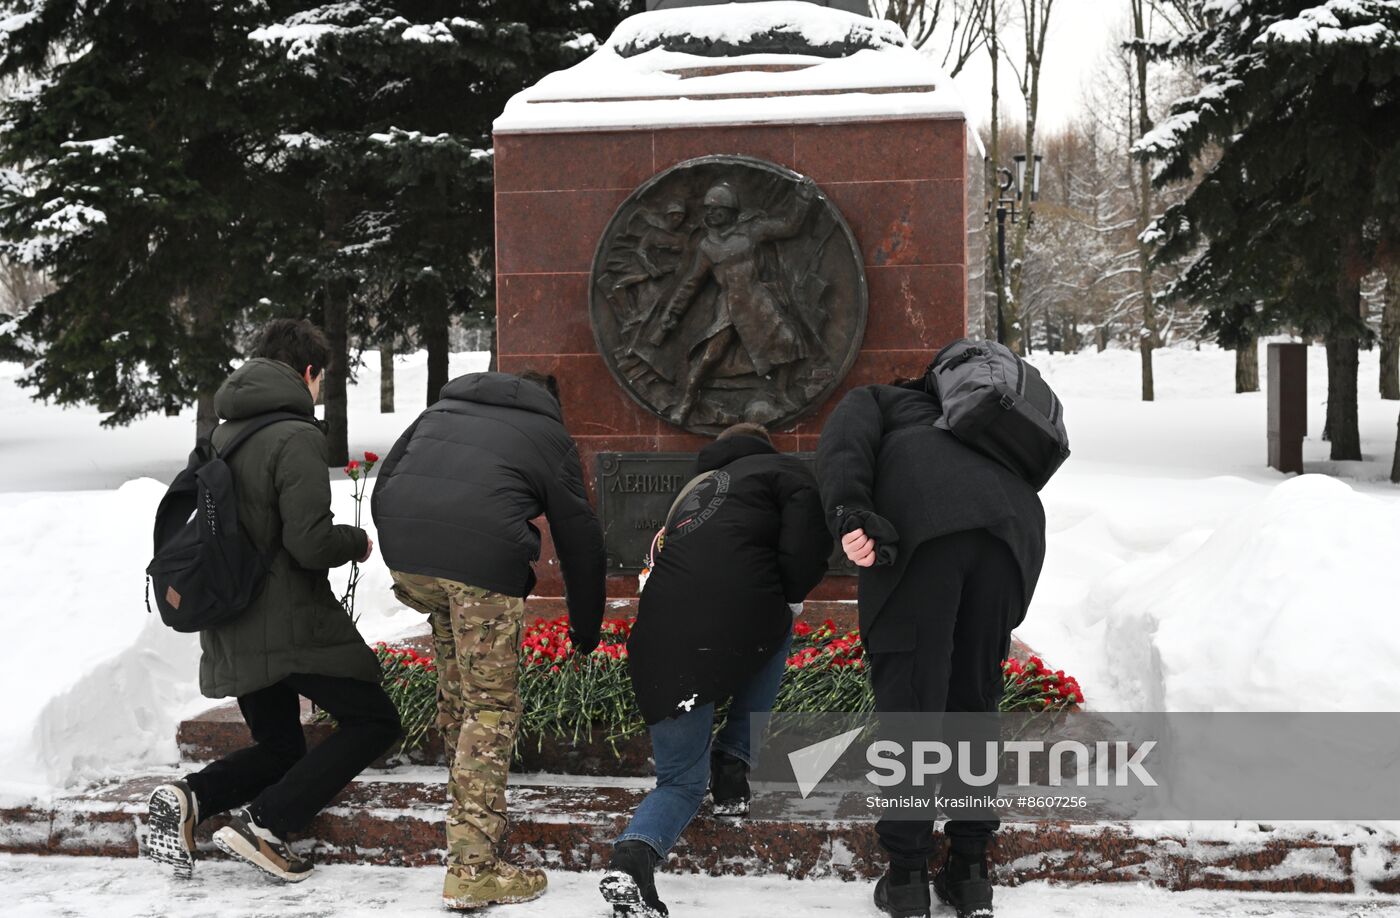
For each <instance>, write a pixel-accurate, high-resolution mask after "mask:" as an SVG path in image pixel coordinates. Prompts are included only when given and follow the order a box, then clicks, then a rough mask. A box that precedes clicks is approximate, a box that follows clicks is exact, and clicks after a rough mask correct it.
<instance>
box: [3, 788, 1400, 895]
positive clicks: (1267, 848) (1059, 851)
mask: <svg viewBox="0 0 1400 918" xmlns="http://www.w3.org/2000/svg"><path fill="white" fill-rule="evenodd" d="M433 771H435V770H430V769H421V768H419V769H407V770H404V771H403V772H401V773H397V774H395V773H385V774H379V773H368V774H366V775H364V776H362V777H361V778H360V779H358V780H356V781H355V782H354V783H353V784H352V785H351V786H350V787H349V788H347V790H346V791H345V792H344V793H343V794H342V795H341V797H340V798H338V799H337V800H336V801H335V802H334V803H333V804H332V805H331V806H330V807H328V808H327V809H326V810H325V811H324V812H323V813H322V814H321V815H320V816H318V817H317V819H316V820H315V822H314V823H313V824H312V825H311V826H310V827H309V829H308V831H307V832H306V833H305V834H304V837H303V838H302V839H301V840H300V841H299V842H298V843H297V844H298V847H299V848H304V849H306V850H308V851H309V852H310V853H311V854H312V856H313V857H314V858H315V859H316V860H317V861H319V862H325V863H337V862H349V863H361V862H367V863H373V864H385V865H404V866H426V865H434V864H440V863H442V859H443V854H444V851H443V815H444V812H445V796H446V789H445V784H443V783H442V782H441V781H438V780H433V774H432V773H431V772H433ZM172 776H173V775H172V774H149V775H144V776H138V777H132V778H129V779H127V780H124V781H122V782H120V783H117V784H113V785H108V786H104V787H101V788H97V789H93V790H89V791H85V792H78V793H73V794H69V795H67V796H64V797H61V798H58V799H55V800H50V801H44V802H33V803H29V804H25V805H20V806H14V807H11V808H9V809H3V810H0V851H4V852H9V853H30V854H35V853H37V854H55V855H58V854H67V855H84V856H100V857H131V856H135V855H136V853H137V845H138V836H139V835H140V833H141V831H142V830H141V826H140V823H141V820H142V818H143V817H144V813H145V803H146V799H147V796H148V795H149V793H150V791H151V789H152V788H153V787H154V786H155V785H157V784H159V783H161V782H162V781H167V780H170V778H171V777H172ZM646 786H647V782H646V781H643V780H635V779H634V780H628V779H616V780H613V781H610V782H600V783H596V784H583V783H580V782H579V781H577V779H573V780H571V779H561V778H559V777H558V776H555V777H550V776H539V775H537V776H521V777H520V778H519V779H518V780H517V779H513V784H512V787H511V789H510V792H509V799H510V812H511V828H510V834H509V837H508V841H507V846H508V849H509V851H508V854H509V856H511V857H513V858H516V859H518V860H520V861H523V862H526V863H531V864H537V865H541V866H545V867H549V868H551V869H555V870H596V869H601V868H602V867H603V866H604V864H605V860H606V857H607V853H608V851H609V846H610V843H611V841H612V839H613V838H615V837H616V835H617V833H618V832H619V831H620V830H621V829H622V827H623V825H624V824H625V821H626V815H627V814H629V813H630V812H631V811H632V809H633V808H634V807H635V806H636V804H637V803H638V801H640V799H641V797H642V795H643V794H644V793H645V789H646ZM219 824H220V821H219V820H218V819H214V820H210V822H209V823H206V825H204V826H202V827H201V829H200V832H199V842H200V848H201V852H202V853H203V854H206V855H208V856H211V857H217V856H219V855H218V852H217V851H215V850H214V849H213V848H212V845H211V844H210V842H209V837H210V833H211V832H212V831H213V830H214V829H215V828H217V827H218V825H219ZM1147 828H1148V827H1146V826H1137V827H1133V826H1129V825H1124V824H1120V823H1111V822H1098V823H1096V822H1086V823H1077V824H1076V823H1068V822H1057V823H1028V822H1027V823H1017V822H1010V821H1009V822H1007V823H1006V824H1005V825H1004V826H1003V828H1002V831H1001V832H1000V833H999V834H998V836H997V840H996V843H995V847H994V849H993V860H994V863H995V865H996V867H995V871H996V879H997V882H998V883H1002V884H1006V885H1015V884H1017V883H1022V882H1027V881H1031V880H1050V881H1061V882H1095V883H1102V882H1150V883H1153V884H1155V885H1158V886H1162V887H1165V888H1169V889H1177V890H1182V889H1231V890H1250V891H1267V892H1311V893H1353V892H1358V891H1363V890H1366V889H1370V890H1374V891H1376V892H1380V893H1400V844H1395V843H1389V842H1385V843H1382V842H1370V843H1366V846H1365V848H1364V849H1363V848H1362V847H1361V845H1360V844H1358V842H1357V840H1356V838H1355V837H1353V836H1347V835H1338V836H1337V837H1328V836H1326V835H1324V834H1321V833H1313V834H1304V833H1301V832H1295V833H1293V834H1287V833H1279V832H1270V831H1259V832H1255V833H1253V834H1250V833H1245V832H1242V831H1241V832H1237V833H1234V838H1233V840H1231V841H1218V840H1210V839H1208V838H1200V837H1190V836H1187V835H1183V834H1173V832H1172V831H1171V830H1170V829H1166V830H1161V831H1159V832H1155V833H1154V832H1150V831H1147ZM882 864H883V858H882V857H881V856H880V855H879V854H878V852H877V849H876V845H875V837H874V832H873V830H872V827H871V824H870V822H869V820H868V819H859V820H855V819H852V820H839V819H838V820H807V821H798V820H795V819H793V818H790V817H788V818H776V817H774V818H765V816H764V814H763V813H762V812H758V813H756V814H755V818H752V819H749V820H746V821H744V822H738V823H736V822H730V821H724V820H716V819H711V818H708V817H706V816H703V815H702V816H701V817H699V818H697V819H696V820H695V822H694V823H693V824H692V825H691V827H690V828H689V829H688V830H687V832H686V834H685V838H684V839H683V840H682V841H681V843H680V844H679V845H678V846H677V848H676V850H675V851H674V852H673V853H672V856H671V859H670V862H669V863H668V865H667V869H669V870H674V871H681V872H698V873H705V874H712V875H725V874H729V875H756V874H780V875H784V876H791V877H795V878H804V877H839V878H843V879H850V880H858V879H870V878H871V877H873V876H875V875H876V873H877V871H878V870H879V869H880V866H881V865H882Z"/></svg>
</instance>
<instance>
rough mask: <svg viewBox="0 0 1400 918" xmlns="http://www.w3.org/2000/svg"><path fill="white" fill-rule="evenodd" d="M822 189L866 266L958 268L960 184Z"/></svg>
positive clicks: (962, 251)
mask: <svg viewBox="0 0 1400 918" xmlns="http://www.w3.org/2000/svg"><path fill="white" fill-rule="evenodd" d="M822 190H823V191H824V192H826V195H827V197H829V198H830V199H831V200H832V202H833V203H834V204H836V206H837V207H838V208H840V210H841V213H842V214H843V215H844V216H845V218H846V222H847V223H849V224H850V226H851V232H852V233H854V234H855V237H856V242H857V243H859V244H860V249H861V252H862V253H863V254H864V256H865V263H866V264H867V265H872V266H876V267H879V266H882V265H960V264H962V263H963V261H964V259H965V257H966V251H965V249H966V240H965V238H964V233H963V222H962V217H963V211H962V207H963V204H962V201H963V187H962V182H958V181H918V182H852V183H849V184H841V183H836V184H829V185H824V186H823V187H822Z"/></svg>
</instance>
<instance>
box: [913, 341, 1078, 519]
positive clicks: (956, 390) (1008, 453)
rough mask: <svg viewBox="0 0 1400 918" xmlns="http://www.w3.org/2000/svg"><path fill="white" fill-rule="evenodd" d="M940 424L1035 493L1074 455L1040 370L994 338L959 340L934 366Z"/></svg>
mask: <svg viewBox="0 0 1400 918" xmlns="http://www.w3.org/2000/svg"><path fill="white" fill-rule="evenodd" d="M926 385H927V387H928V390H929V391H930V392H931V393H933V394H934V395H936V396H937V397H938V400H939V402H940V403H941V404H942V406H943V413H942V415H941V416H940V417H939V418H938V420H937V421H935V422H934V425H935V426H936V427H941V428H942V429H944V430H947V431H949V432H951V433H952V434H953V435H954V436H955V437H957V438H958V439H959V440H961V441H962V442H964V443H966V444H967V445H968V446H971V447H972V448H973V449H976V450H978V451H979V452H981V453H983V454H985V455H987V456H990V457H991V458H993V459H995V460H996V461H998V462H1000V463H1001V464H1002V465H1004V466H1006V467H1007V468H1008V469H1010V470H1011V471H1013V472H1015V473H1016V474H1017V475H1019V476H1020V477H1021V478H1023V479H1025V480H1026V482H1028V483H1029V484H1030V485H1031V486H1032V487H1034V488H1035V489H1036V490H1037V491H1039V490H1040V489H1041V488H1043V487H1045V483H1046V482H1048V481H1049V480H1050V477H1051V476H1052V475H1054V474H1055V471H1056V470H1057V469H1059V467H1060V466H1061V465H1063V464H1064V461H1065V460H1066V459H1068V458H1069V434H1068V433H1066V432H1065V416H1064V406H1063V405H1061V404H1060V400H1059V399H1058V398H1057V397H1056V396H1055V393H1054V392H1052V391H1051V389H1050V386H1049V385H1047V384H1046V382H1045V380H1043V379H1041V378H1040V372H1039V371H1038V370H1036V368H1035V367H1033V366H1031V365H1030V364H1028V363H1026V362H1025V361H1024V360H1022V359H1021V358H1020V357H1017V356H1016V355H1015V354H1014V353H1012V352H1011V350H1010V349H1009V348H1007V347H1005V346H1003V345H1000V344H997V343H996V342H994V341H973V340H972V339H970V338H960V339H958V340H957V341H954V342H953V343H952V344H949V345H948V346H947V347H945V348H943V349H942V350H941V351H939V352H938V354H937V355H936V356H935V357H934V358H933V363H931V364H929V367H928V372H927V375H926Z"/></svg>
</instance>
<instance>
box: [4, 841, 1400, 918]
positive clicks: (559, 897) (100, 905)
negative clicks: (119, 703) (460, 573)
mask: <svg viewBox="0 0 1400 918" xmlns="http://www.w3.org/2000/svg"><path fill="white" fill-rule="evenodd" d="M599 876H600V874H597V873H559V872H554V873H551V874H550V876H549V882H550V888H549V890H548V892H546V893H545V895H544V896H543V897H542V898H540V899H538V900H536V901H534V902H529V903H525V904H523V905H512V906H510V907H509V908H501V909H495V910H492V913H493V914H495V913H499V914H503V915H505V914H508V915H510V916H512V918H545V916H548V918H559V916H566V918H607V916H610V915H611V914H612V912H611V911H610V910H609V909H608V908H607V907H606V905H605V904H604V902H603V901H602V899H601V898H600V897H599V895H598V878H599ZM657 888H658V890H659V892H660V893H661V896H662V898H663V899H664V900H665V901H666V904H667V905H668V906H669V907H670V909H671V913H672V914H674V915H723V916H725V918H770V916H772V915H776V914H787V915H831V916H836V915H841V916H869V918H878V916H880V915H882V914H883V913H882V912H880V911H878V910H877V909H876V908H875V906H874V905H873V904H872V902H871V898H870V896H871V889H872V886H871V884H868V883H843V882H841V881H840V880H783V879H777V878H772V877H708V876H693V875H670V874H664V873H663V874H661V875H660V876H659V877H658V883H657ZM0 895H3V896H4V899H5V901H6V903H7V907H6V910H5V913H6V914H7V915H10V916H11V918H56V916H86V915H94V914H101V915H103V916H104V918H138V916H140V918H146V916H166V915H179V916H181V918H254V916H259V918H261V916H276V918H322V916H332V915H334V916H336V918H358V916H370V915H376V916H377V915H384V914H394V915H398V916H402V918H412V916H424V918H427V916H436V915H442V914H444V912H443V911H442V908H441V907H440V906H439V904H438V902H439V901H440V900H439V897H440V896H441V895H442V871H441V869H440V868H420V869H404V868H400V867H363V866H345V865H331V866H324V867H317V868H316V873H315V875H314V876H312V877H311V879H309V880H307V881H306V882H304V883H299V884H296V885H294V886H292V885H284V884H277V883H274V882H272V881H269V880H265V879H263V878H262V877H261V876H260V875H259V874H256V873H254V872H253V871H252V869H251V868H248V867H243V866H240V865H237V864H232V863H228V862H212V863H202V864H200V865H199V868H198V870H197V871H196V873H195V878H194V879H193V880H192V881H189V882H180V881H177V880H174V879H172V878H170V877H169V875H168V874H167V873H165V872H163V871H158V870H156V869H155V868H154V867H152V865H150V864H148V863H146V862H144V861H135V860H115V861H114V860H101V859H92V858H70V857H65V858H42V857H25V856H8V857H6V856H0ZM996 901H997V915H998V916H999V918H1030V916H1035V918H1089V916H1092V918H1265V916H1273V918H1312V916H1322V915H1327V916H1330V918H1382V916H1396V915H1400V905H1397V904H1395V903H1394V902H1392V901H1387V900H1380V899H1373V898H1368V897H1360V896H1305V895H1263V894H1242V893H1226V892H1176V893H1174V892H1168V891H1166V890H1162V889H1157V888H1154V887H1150V886H1128V885H1116V884H1107V885H1103V886H1079V887H1070V888H1067V887H1055V886H1048V885H1046V884H1043V883H1033V884H1028V885H1026V886H1019V887H1015V888H999V889H997V891H996ZM935 913H936V914H937V913H940V912H938V911H937V910H935ZM948 914H951V912H948Z"/></svg>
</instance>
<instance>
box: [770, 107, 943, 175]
mask: <svg viewBox="0 0 1400 918" xmlns="http://www.w3.org/2000/svg"><path fill="white" fill-rule="evenodd" d="M964 125H965V122H963V121H962V120H960V119H945V120H930V119H920V120H914V121H864V122H850V123H846V124H819V125H802V126H800V127H798V128H797V129H796V130H795V132H794V141H795V147H796V157H795V161H796V164H797V165H796V166H795V167H794V168H795V169H796V170H797V171H798V172H801V173H802V174H804V175H808V176H811V177H812V178H813V179H814V180H816V182H817V183H818V184H821V185H824V184H826V183H830V182H880V181H908V180H917V179H952V180H957V181H961V180H962V178H963V173H964V167H963V156H964V151H965V149H966V142H965V134H964V130H965V127H964Z"/></svg>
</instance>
